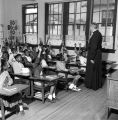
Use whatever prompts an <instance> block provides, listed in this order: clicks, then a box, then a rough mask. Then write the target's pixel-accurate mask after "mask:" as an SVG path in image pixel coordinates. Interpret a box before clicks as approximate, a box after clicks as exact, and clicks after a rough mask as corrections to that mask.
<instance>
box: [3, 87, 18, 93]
mask: <svg viewBox="0 0 118 120" xmlns="http://www.w3.org/2000/svg"><path fill="white" fill-rule="evenodd" d="M3 90H6V91H9V92H14V91H17V88H16V87H12V88H11V87H8V88H5V87H4V88H3Z"/></svg>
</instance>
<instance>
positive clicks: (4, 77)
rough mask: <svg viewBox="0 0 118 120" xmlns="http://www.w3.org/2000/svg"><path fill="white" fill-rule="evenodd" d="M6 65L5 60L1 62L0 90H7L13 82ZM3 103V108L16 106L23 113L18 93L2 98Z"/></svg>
mask: <svg viewBox="0 0 118 120" xmlns="http://www.w3.org/2000/svg"><path fill="white" fill-rule="evenodd" d="M7 70H8V65H7V62H6V61H5V60H1V73H0V89H4V88H7V87H8V86H11V85H12V84H13V80H12V78H11V77H10V75H9V73H8V71H7ZM3 103H4V106H5V107H10V108H12V107H14V106H16V105H18V107H19V110H20V112H21V113H24V110H23V103H22V96H21V94H20V93H17V94H15V95H13V96H10V97H9V96H4V97H3Z"/></svg>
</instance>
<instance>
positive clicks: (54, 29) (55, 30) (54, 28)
mask: <svg viewBox="0 0 118 120" xmlns="http://www.w3.org/2000/svg"><path fill="white" fill-rule="evenodd" d="M53 35H57V25H54V26H53Z"/></svg>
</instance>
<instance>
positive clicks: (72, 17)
mask: <svg viewBox="0 0 118 120" xmlns="http://www.w3.org/2000/svg"><path fill="white" fill-rule="evenodd" d="M69 23H74V14H69Z"/></svg>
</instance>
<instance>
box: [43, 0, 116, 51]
mask: <svg viewBox="0 0 118 120" xmlns="http://www.w3.org/2000/svg"><path fill="white" fill-rule="evenodd" d="M45 8H46V9H45V11H46V12H45V18H46V24H45V31H46V32H45V35H50V39H52V38H53V42H52V43H54V42H55V41H56V40H57V41H56V42H55V45H56V44H58V43H59V41H58V40H62V41H63V42H64V44H65V45H66V46H68V47H74V44H75V43H81V44H82V47H85V46H87V45H88V40H89V38H90V24H91V22H96V23H98V25H99V30H100V32H101V33H102V36H103V42H102V47H103V49H110V50H111V49H112V50H113V49H114V47H115V45H114V44H115V31H116V14H117V10H116V8H117V0H78V1H71V2H70V1H69V2H59V3H46V6H45ZM78 45H79V44H78Z"/></svg>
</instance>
